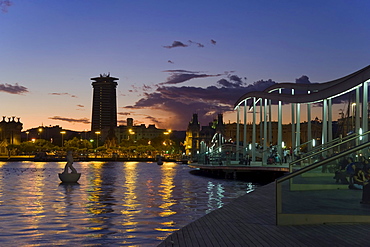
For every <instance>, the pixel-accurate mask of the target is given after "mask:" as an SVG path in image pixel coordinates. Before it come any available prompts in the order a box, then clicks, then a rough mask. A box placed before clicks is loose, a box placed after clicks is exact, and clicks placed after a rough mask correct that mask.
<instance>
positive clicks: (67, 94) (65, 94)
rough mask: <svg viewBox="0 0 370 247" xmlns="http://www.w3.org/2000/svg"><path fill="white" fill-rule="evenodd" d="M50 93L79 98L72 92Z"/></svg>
mask: <svg viewBox="0 0 370 247" xmlns="http://www.w3.org/2000/svg"><path fill="white" fill-rule="evenodd" d="M49 94H50V95H55V96H70V97H72V98H77V96H76V95H73V94H70V93H49Z"/></svg>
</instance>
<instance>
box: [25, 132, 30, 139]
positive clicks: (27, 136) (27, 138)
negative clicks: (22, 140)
mask: <svg viewBox="0 0 370 247" xmlns="http://www.w3.org/2000/svg"><path fill="white" fill-rule="evenodd" d="M29 133H30V132H29V131H26V134H27V141H28V134H29Z"/></svg>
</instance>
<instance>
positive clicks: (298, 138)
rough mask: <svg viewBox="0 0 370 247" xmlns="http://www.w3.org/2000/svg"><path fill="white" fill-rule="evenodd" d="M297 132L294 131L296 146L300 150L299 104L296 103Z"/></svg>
mask: <svg viewBox="0 0 370 247" xmlns="http://www.w3.org/2000/svg"><path fill="white" fill-rule="evenodd" d="M296 107H297V121H296V123H297V131H296V134H295V136H296V145H297V147H298V148H299V149H300V147H301V104H300V103H297V105H296Z"/></svg>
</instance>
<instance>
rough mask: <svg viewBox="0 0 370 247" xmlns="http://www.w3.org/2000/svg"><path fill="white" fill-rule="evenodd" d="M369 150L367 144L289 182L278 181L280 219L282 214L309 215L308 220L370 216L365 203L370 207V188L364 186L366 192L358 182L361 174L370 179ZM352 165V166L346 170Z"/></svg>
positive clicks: (309, 169)
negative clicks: (342, 216)
mask: <svg viewBox="0 0 370 247" xmlns="http://www.w3.org/2000/svg"><path fill="white" fill-rule="evenodd" d="M369 146H370V143H365V144H362V145H360V146H357V147H353V148H352V150H347V151H346V152H344V153H341V154H339V155H335V156H332V157H328V158H326V159H324V160H323V161H321V162H318V163H316V164H314V165H312V166H311V167H306V168H303V169H302V170H301V171H298V172H296V175H295V176H293V177H291V178H289V179H286V178H282V179H280V180H278V181H277V203H278V205H277V209H278V210H277V212H278V218H279V214H283V215H287V214H289V215H291V216H290V217H294V215H305V216H304V217H306V218H307V217H310V216H309V215H316V216H317V215H323V217H324V215H336V216H338V215H345V216H356V215H357V216H360V215H361V216H365V215H366V216H370V204H364V203H362V200H367V201H368V202H369V203H370V184H367V181H366V182H365V183H363V184H362V185H363V188H365V189H360V187H361V186H360V184H361V183H360V182H358V181H357V182H356V178H361V176H362V175H361V171H362V172H363V173H364V177H365V179H369V178H370V169H369V167H370V166H369V159H368V157H369V156H368V155H369ZM349 161H351V162H352V163H351V165H349V166H346V165H347V163H348V162H349ZM302 162H304V161H302ZM346 162H347V163H346ZM296 166H298V164H297V165H296ZM346 167H352V168H353V169H354V170H355V171H356V174H355V175H353V173H350V169H346ZM305 170H306V171H305ZM303 171H304V172H303ZM291 175H293V174H291ZM288 177H289V176H287V178H288ZM364 184H365V185H364ZM356 186H357V188H356ZM363 197H364V198H363ZM338 217H340V216H338ZM331 219H333V217H331ZM338 219H339V218H338ZM348 219H349V218H346V220H348ZM323 222H325V220H324V219H323ZM338 222H340V220H339V221H338ZM354 222H358V221H357V220H355V221H354Z"/></svg>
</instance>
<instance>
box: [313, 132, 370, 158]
mask: <svg viewBox="0 0 370 247" xmlns="http://www.w3.org/2000/svg"><path fill="white" fill-rule="evenodd" d="M366 134H370V131H367V132H365V133H363V134H362V135H366ZM357 136H358V135H356V133H353V134H350V135H348V136H345V137H342V138H341V137H337V138H335V139H333V140H331V141H329V142H326V143H324V144H320V145H318V146H316V147H314V148H312V149H311V150H310V151H309V153H312V152H316V151H317V150H320V149H321V148H322V147H325V146H328V145H331V144H332V143H338V142H341V143H343V142H347V139H352V138H356V137H357Z"/></svg>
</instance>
